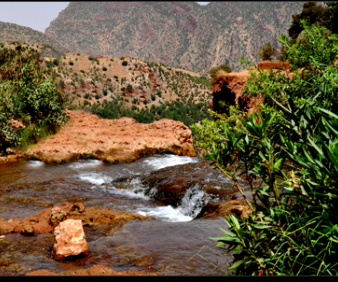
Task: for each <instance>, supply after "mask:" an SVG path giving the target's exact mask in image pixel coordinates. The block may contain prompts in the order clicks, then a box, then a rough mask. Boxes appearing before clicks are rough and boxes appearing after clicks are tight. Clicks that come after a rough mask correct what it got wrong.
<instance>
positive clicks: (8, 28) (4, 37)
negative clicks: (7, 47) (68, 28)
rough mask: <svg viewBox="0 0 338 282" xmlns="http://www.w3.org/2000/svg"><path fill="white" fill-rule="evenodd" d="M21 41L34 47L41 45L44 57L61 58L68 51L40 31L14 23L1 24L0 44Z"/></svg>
mask: <svg viewBox="0 0 338 282" xmlns="http://www.w3.org/2000/svg"><path fill="white" fill-rule="evenodd" d="M20 40H21V41H22V42H27V43H29V44H32V45H34V44H38V45H40V51H41V53H42V54H43V55H44V56H49V55H52V56H60V55H61V54H63V53H65V52H67V51H68V50H67V49H66V48H64V47H63V46H62V45H61V44H60V43H58V42H56V41H55V40H53V39H51V38H50V37H48V36H46V35H45V34H43V33H42V32H40V31H37V30H34V29H31V28H29V27H25V26H21V25H17V24H13V23H6V22H0V42H2V43H9V42H11V41H20Z"/></svg>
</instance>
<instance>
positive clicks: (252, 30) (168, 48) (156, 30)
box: [45, 2, 303, 73]
mask: <svg viewBox="0 0 338 282" xmlns="http://www.w3.org/2000/svg"><path fill="white" fill-rule="evenodd" d="M302 6H303V2H238V3H237V2H210V3H209V4H208V5H206V6H201V5H199V4H197V3H195V2H71V3H70V4H69V5H68V7H67V8H66V9H64V10H63V11H61V12H60V14H59V16H58V17H57V18H56V19H54V20H53V21H52V22H51V24H50V26H49V27H48V28H47V29H46V30H45V34H46V35H47V36H49V37H51V38H53V39H54V40H57V41H59V42H62V43H63V44H64V46H65V47H66V48H67V49H69V50H70V51H71V52H78V51H79V52H86V53H88V54H91V55H103V56H115V57H119V56H122V55H124V54H128V55H130V56H133V57H139V58H140V59H142V60H146V61H157V62H161V63H165V64H169V65H172V66H175V67H185V68H188V69H190V70H193V71H197V72H202V73H206V72H208V70H209V69H210V68H211V67H214V66H216V65H220V64H224V63H225V64H228V65H229V66H230V67H231V68H232V69H233V70H234V71H239V70H241V66H240V64H239V62H238V59H239V58H240V57H242V56H243V57H245V58H246V59H248V60H250V61H252V62H253V63H255V64H257V63H258V61H259V58H258V56H257V52H258V50H259V49H260V48H261V47H262V46H263V45H264V44H265V43H267V42H271V44H272V45H273V47H275V48H278V43H277V38H278V37H279V36H280V34H282V33H284V34H286V35H287V29H288V28H289V26H290V24H291V20H292V19H291V15H292V14H297V13H299V12H300V11H301V10H302Z"/></svg>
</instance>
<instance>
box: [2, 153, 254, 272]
mask: <svg viewBox="0 0 338 282" xmlns="http://www.w3.org/2000/svg"><path fill="white" fill-rule="evenodd" d="M177 172H180V173H177ZM161 173H162V174H161ZM170 173H171V174H170ZM175 173H176V174H175ZM162 175H164V176H163V177H166V179H165V183H164V184H163V183H162V182H163V181H162V182H161V181H159V180H156V177H158V176H160V177H162ZM173 175H174V176H175V175H177V177H176V176H175V178H177V181H178V183H183V182H184V183H187V182H189V181H191V183H192V184H191V186H189V187H188V189H187V190H186V192H185V194H184V197H183V198H181V199H180V201H179V205H176V206H175V205H169V204H166V201H162V202H161V201H158V200H156V199H157V198H156V193H158V191H159V189H160V188H161V187H163V185H173V184H171V183H172V181H173V180H172V178H173ZM148 179H155V180H156V181H155V180H154V181H150V182H149V181H148ZM196 179H197V180H196ZM200 179H201V180H200ZM188 180H189V181H188ZM147 181H148V182H149V183H148V182H147ZM170 181H171V182H170ZM194 181H195V182H194ZM240 181H242V180H240ZM159 182H161V183H160V184H161V186H159V185H160V184H159ZM200 182H201V183H200ZM202 182H203V183H202ZM145 183H148V184H145ZM189 183H190V182H189ZM202 184H203V185H204V186H203V185H202ZM240 184H241V185H242V186H243V187H245V184H244V182H243V183H240ZM175 185H176V182H175ZM202 186H203V187H209V188H210V187H212V189H213V191H215V189H216V190H218V191H219V194H217V193H216V194H215V193H214V194H208V193H206V192H205V191H204V190H203V189H201V187H202ZM247 188H248V187H247ZM246 190H247V189H246ZM0 191H2V192H1V193H2V196H1V198H0V218H4V219H5V220H9V219H11V218H19V219H22V218H24V217H26V216H30V215H33V214H36V213H38V212H40V211H41V210H43V209H46V208H47V207H51V206H53V205H59V204H61V203H63V202H83V203H84V204H85V206H86V207H87V208H89V207H98V208H104V207H110V208H111V209H113V210H124V211H128V212H132V213H138V214H141V215H146V216H153V217H155V218H156V220H146V221H140V220H135V221H131V222H126V223H125V224H123V225H122V226H120V227H118V228H117V229H116V230H115V232H114V234H113V235H109V234H107V233H105V232H100V231H99V230H98V229H93V228H90V227H87V226H86V227H84V229H85V234H86V239H87V242H88V246H89V250H90V253H89V255H87V256H86V257H82V258H78V259H75V260H74V259H73V260H63V261H58V260H55V259H54V258H53V255H52V247H53V244H54V235H53V234H36V235H32V236H29V235H22V234H19V233H17V234H14V233H10V234H7V235H5V237H4V239H3V240H2V241H0V275H25V274H27V273H29V272H31V271H33V270H40V269H46V270H48V271H52V272H57V273H59V272H61V271H65V270H76V269H81V268H86V269H87V268H90V267H92V266H93V265H103V266H107V267H109V268H111V269H113V270H115V271H125V270H131V271H141V272H144V273H147V272H157V273H158V274H160V275H222V274H226V273H227V269H228V264H229V262H230V261H231V257H230V256H228V255H226V254H224V251H223V250H222V249H220V248H216V247H215V245H216V244H217V242H216V241H213V240H210V239H209V237H219V236H222V235H223V234H224V233H222V232H221V231H220V230H219V227H222V228H225V229H227V228H228V227H227V225H226V223H225V221H224V218H223V217H214V218H204V217H198V215H199V214H200V212H201V209H202V208H203V206H205V205H206V203H207V202H208V201H214V202H217V201H221V200H226V199H232V198H234V197H235V198H236V197H238V198H239V197H240V194H239V192H238V191H236V190H235V188H234V186H233V185H232V184H231V182H230V181H229V180H228V179H227V178H226V177H224V176H223V175H222V174H220V172H219V171H215V170H213V169H212V168H211V167H210V165H209V163H208V162H207V161H205V160H204V159H202V158H200V157H194V158H190V157H182V156H175V155H152V156H148V157H144V158H142V159H139V160H138V161H135V162H132V163H118V164H107V163H103V162H101V161H100V160H97V159H88V160H80V161H76V162H71V163H64V164H45V163H43V162H40V161H38V160H22V161H19V162H11V163H1V164H0ZM247 191H248V190H247ZM199 251H200V252H199ZM197 252H199V253H198V254H197V255H196V253H197Z"/></svg>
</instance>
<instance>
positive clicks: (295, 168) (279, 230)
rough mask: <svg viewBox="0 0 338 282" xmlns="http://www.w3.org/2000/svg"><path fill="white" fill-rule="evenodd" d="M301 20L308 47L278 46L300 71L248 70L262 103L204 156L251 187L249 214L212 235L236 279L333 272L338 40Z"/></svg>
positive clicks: (337, 252)
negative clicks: (239, 127)
mask: <svg viewBox="0 0 338 282" xmlns="http://www.w3.org/2000/svg"><path fill="white" fill-rule="evenodd" d="M301 23H302V25H303V28H304V36H305V38H306V40H307V42H308V45H307V46H306V47H304V46H303V45H302V43H301V42H297V43H295V44H294V45H292V44H291V43H290V41H289V39H288V38H287V37H286V36H284V35H282V36H280V38H279V42H280V43H281V44H282V45H283V46H284V48H285V54H286V58H287V60H288V61H289V62H290V65H291V67H292V68H293V69H295V70H296V69H299V68H300V67H301V66H302V67H304V68H305V69H303V71H294V75H293V77H292V78H287V77H285V76H283V75H280V76H276V75H272V74H271V73H272V72H268V73H266V72H264V71H260V72H259V73H258V74H257V75H255V74H254V72H251V75H252V77H251V79H248V80H247V87H246V90H245V91H246V93H247V94H249V95H250V94H255V95H257V94H256V93H257V92H258V93H260V90H261V89H264V91H263V92H264V93H263V95H264V97H265V101H266V104H263V105H262V106H261V109H260V112H258V114H257V115H255V114H253V115H251V116H249V117H245V118H243V119H240V123H242V130H240V131H234V130H231V129H230V126H229V125H228V124H227V123H226V122H221V123H222V125H221V126H220V128H219V130H220V132H221V134H222V135H223V138H224V139H223V141H222V142H220V143H217V144H216V145H214V146H213V148H212V152H209V153H208V154H207V158H209V159H211V160H213V161H214V163H215V164H216V166H218V167H219V168H223V169H224V168H231V170H232V171H233V173H231V172H226V171H224V173H225V174H227V177H229V178H230V179H231V180H232V181H233V182H234V183H235V185H236V186H237V187H238V189H240V185H239V182H238V180H237V176H236V172H239V171H242V172H243V173H242V174H244V175H245V178H246V179H247V180H248V184H250V185H251V187H252V192H253V200H254V201H253V203H250V202H249V201H247V204H248V207H249V208H250V209H251V210H252V213H251V215H250V216H249V217H248V218H247V219H245V218H242V219H240V218H237V217H236V216H234V215H227V216H226V222H227V223H228V225H229V227H230V229H229V230H223V232H224V233H225V234H226V235H225V236H222V237H218V238H213V239H215V240H217V241H219V244H218V246H225V247H226V249H227V251H228V252H232V256H233V258H234V261H233V262H232V266H231V267H230V270H236V274H244V275H251V274H255V275H257V274H258V275H262V274H265V275H337V274H338V267H337V265H338V263H337V262H336V261H337V256H338V232H337V218H338V211H337V209H336V208H335V207H336V206H337V204H338V200H337V199H338V189H337V188H338V186H337V183H338V162H337V159H338V131H337V130H336V129H337V128H338V98H337V95H336V93H337V90H338V84H337V83H336V81H337V77H338V70H337V68H336V67H334V65H333V62H334V61H335V60H337V59H338V53H337V50H338V37H337V36H336V35H330V36H327V35H326V32H327V30H326V29H324V28H320V27H318V26H313V27H309V26H308V25H306V24H305V22H304V21H301ZM282 77H284V78H283V79H282ZM258 85H260V87H261V88H258V87H257V86H258ZM286 86H288V87H286ZM202 130H203V129H202ZM216 134H219V133H216ZM237 159H240V162H237V161H236V160H237ZM255 178H259V180H260V182H261V183H260V184H259V185H255V184H254V182H253V180H254V179H255Z"/></svg>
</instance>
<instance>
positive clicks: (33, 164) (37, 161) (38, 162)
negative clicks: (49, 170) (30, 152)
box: [27, 160, 45, 167]
mask: <svg viewBox="0 0 338 282" xmlns="http://www.w3.org/2000/svg"><path fill="white" fill-rule="evenodd" d="M27 162H28V165H29V166H34V167H37V166H43V165H44V164H45V163H44V162H41V161H39V160H28V161H27Z"/></svg>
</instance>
